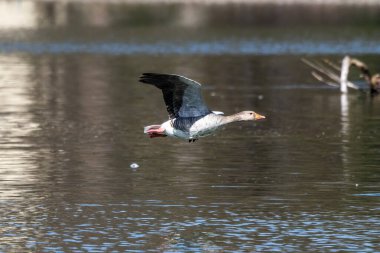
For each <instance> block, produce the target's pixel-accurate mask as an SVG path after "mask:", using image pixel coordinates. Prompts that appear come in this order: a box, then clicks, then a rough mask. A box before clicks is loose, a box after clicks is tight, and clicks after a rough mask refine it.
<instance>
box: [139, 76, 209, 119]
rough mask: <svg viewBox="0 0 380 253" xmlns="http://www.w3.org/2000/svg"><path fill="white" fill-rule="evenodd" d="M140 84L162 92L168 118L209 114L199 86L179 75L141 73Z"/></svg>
mask: <svg viewBox="0 0 380 253" xmlns="http://www.w3.org/2000/svg"><path fill="white" fill-rule="evenodd" d="M139 81H140V82H142V83H147V84H151V85H154V86H156V87H157V88H159V89H160V90H162V94H163V96H164V101H165V104H166V109H167V111H168V113H169V116H170V118H171V119H172V118H177V117H198V116H203V115H206V114H209V113H210V112H211V111H210V109H208V107H207V106H206V104H205V103H204V101H203V99H202V94H201V84H200V83H198V82H196V81H193V80H191V79H189V78H186V77H184V76H180V75H171V74H155V73H143V75H142V76H141V77H140V80H139Z"/></svg>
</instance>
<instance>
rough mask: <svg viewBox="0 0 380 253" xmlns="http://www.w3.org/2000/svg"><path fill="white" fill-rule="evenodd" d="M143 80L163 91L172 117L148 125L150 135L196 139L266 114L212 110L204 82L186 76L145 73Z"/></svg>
mask: <svg viewBox="0 0 380 253" xmlns="http://www.w3.org/2000/svg"><path fill="white" fill-rule="evenodd" d="M139 81H140V82H141V83H144V84H150V85H153V86H155V87H157V88H158V89H160V90H161V91H162V94H163V97H164V102H165V104H166V110H167V111H168V113H169V120H167V121H165V122H164V123H162V124H161V125H150V126H146V127H144V133H145V134H147V135H148V136H149V137H150V138H155V137H166V136H171V137H177V138H180V139H183V140H188V141H189V142H194V141H196V140H198V138H201V137H204V136H207V135H210V134H211V133H213V132H214V131H215V130H217V129H218V128H220V127H221V126H223V125H225V124H229V123H231V122H235V121H248V120H260V119H264V118H265V116H263V115H260V114H258V113H255V112H254V111H242V112H239V113H236V114H233V115H230V116H224V115H223V113H222V112H218V111H211V110H210V109H209V108H208V107H207V105H206V104H205V102H204V101H203V99H202V94H201V84H200V83H198V82H196V81H194V80H191V79H189V78H187V77H184V76H180V75H174V74H157V73H143V74H142V76H141V77H140V80H139Z"/></svg>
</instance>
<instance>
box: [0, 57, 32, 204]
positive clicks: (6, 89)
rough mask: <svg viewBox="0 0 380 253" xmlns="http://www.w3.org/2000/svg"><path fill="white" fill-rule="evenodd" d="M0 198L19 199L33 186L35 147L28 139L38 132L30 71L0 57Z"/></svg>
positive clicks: (24, 64) (20, 62)
mask: <svg viewBox="0 0 380 253" xmlns="http://www.w3.org/2000/svg"><path fill="white" fill-rule="evenodd" d="M0 65H2V66H3V67H2V68H1V69H0V115H1V117H0V139H1V143H0V146H1V159H0V173H1V186H0V187H1V188H0V198H1V199H7V198H9V197H11V198H14V197H21V196H23V193H24V192H25V191H28V190H29V185H31V184H33V183H34V182H35V178H34V177H33V176H31V174H30V172H31V171H33V170H34V169H36V166H37V165H36V164H35V161H34V160H35V158H36V150H35V149H34V147H35V144H34V143H33V142H30V141H29V140H28V139H29V138H30V137H31V136H32V134H33V132H35V131H37V130H38V129H39V123H38V122H36V121H35V120H34V119H33V114H32V113H30V107H31V105H32V104H33V100H32V98H31V97H30V96H29V89H30V84H31V83H32V82H33V81H32V80H31V73H32V68H31V66H30V64H29V62H28V61H26V60H25V59H23V58H22V57H17V56H0Z"/></svg>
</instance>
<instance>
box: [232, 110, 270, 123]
mask: <svg viewBox="0 0 380 253" xmlns="http://www.w3.org/2000/svg"><path fill="white" fill-rule="evenodd" d="M236 116H237V117H238V118H239V120H242V121H248V120H260V119H265V116H263V115H260V114H258V113H256V112H254V111H242V112H239V113H237V114H236Z"/></svg>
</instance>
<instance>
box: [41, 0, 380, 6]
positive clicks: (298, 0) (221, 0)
mask: <svg viewBox="0 0 380 253" xmlns="http://www.w3.org/2000/svg"><path fill="white" fill-rule="evenodd" d="M38 1H40V2H56V0H38ZM59 2H92V3H94V2H107V3H134V4H137V3H139V4H152V3H169V4H170V3H183V4H234V3H235V4H273V5H342V6H346V5H380V1H379V0H315V1H310V0H59Z"/></svg>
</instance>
